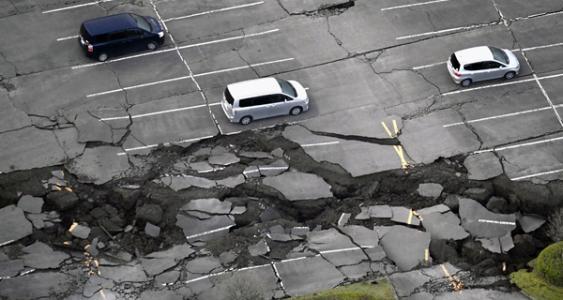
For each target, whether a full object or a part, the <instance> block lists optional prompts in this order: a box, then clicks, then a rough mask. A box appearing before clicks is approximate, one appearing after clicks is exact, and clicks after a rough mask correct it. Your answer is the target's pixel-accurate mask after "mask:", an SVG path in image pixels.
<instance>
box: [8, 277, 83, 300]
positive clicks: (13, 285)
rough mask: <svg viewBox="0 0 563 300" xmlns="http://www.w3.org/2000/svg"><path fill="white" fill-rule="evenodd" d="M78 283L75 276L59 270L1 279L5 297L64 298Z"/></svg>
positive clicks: (23, 299) (23, 298)
mask: <svg viewBox="0 0 563 300" xmlns="http://www.w3.org/2000/svg"><path fill="white" fill-rule="evenodd" d="M75 284H76V279H75V277H74V276H70V275H67V274H64V273H61V272H59V271H56V272H37V273H33V274H29V275H26V276H18V277H14V278H9V279H4V280H2V281H0V297H2V298H5V299H22V300H25V299H38V298H51V299H62V298H64V297H63V294H66V293H68V291H70V290H72V288H73V287H74V285H75Z"/></svg>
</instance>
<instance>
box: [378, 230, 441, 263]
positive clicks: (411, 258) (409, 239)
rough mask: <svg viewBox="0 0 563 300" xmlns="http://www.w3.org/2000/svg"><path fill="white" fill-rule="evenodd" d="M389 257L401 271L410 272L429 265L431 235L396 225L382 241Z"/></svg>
mask: <svg viewBox="0 0 563 300" xmlns="http://www.w3.org/2000/svg"><path fill="white" fill-rule="evenodd" d="M380 242H381V246H383V249H384V250H385V253H386V254H387V257H389V259H391V260H392V261H393V262H394V263H395V264H396V265H397V267H399V270H401V271H409V270H411V269H413V268H415V267H417V266H419V265H425V264H429V263H430V262H429V261H427V260H426V259H427V258H428V257H427V256H426V255H427V253H428V248H429V246H430V233H428V232H422V231H419V230H416V229H411V228H408V227H405V226H400V225H395V226H392V227H391V228H390V229H389V231H388V232H386V233H385V234H384V235H383V237H382V238H381V240H380Z"/></svg>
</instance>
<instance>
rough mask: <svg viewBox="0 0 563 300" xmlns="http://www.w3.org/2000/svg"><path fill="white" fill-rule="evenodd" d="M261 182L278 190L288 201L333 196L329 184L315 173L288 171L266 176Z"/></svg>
mask: <svg viewBox="0 0 563 300" xmlns="http://www.w3.org/2000/svg"><path fill="white" fill-rule="evenodd" d="M262 183H263V184H265V185H267V186H270V187H272V188H274V189H276V190H278V191H280V193H282V194H283V195H284V197H285V198H286V199H287V200H289V201H298V200H314V199H321V198H331V197H333V195H332V192H331V191H330V190H331V187H330V185H329V184H328V183H326V181H324V180H323V179H322V178H321V177H319V176H317V175H315V174H308V173H301V172H289V173H284V174H282V175H278V176H274V177H266V178H264V179H263V180H262Z"/></svg>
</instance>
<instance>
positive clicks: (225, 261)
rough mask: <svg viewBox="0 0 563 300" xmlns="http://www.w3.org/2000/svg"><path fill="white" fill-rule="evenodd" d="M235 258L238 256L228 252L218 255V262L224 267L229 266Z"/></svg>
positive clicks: (230, 251) (231, 251)
mask: <svg viewBox="0 0 563 300" xmlns="http://www.w3.org/2000/svg"><path fill="white" fill-rule="evenodd" d="M237 257H238V255H237V254H236V252H234V251H233V250H229V251H226V252H223V253H221V254H220V255H219V261H220V262H221V264H222V265H223V266H225V267H226V266H229V265H231V264H232V263H233V262H234V261H235V260H236V259H237Z"/></svg>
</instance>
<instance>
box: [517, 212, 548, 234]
mask: <svg viewBox="0 0 563 300" xmlns="http://www.w3.org/2000/svg"><path fill="white" fill-rule="evenodd" d="M518 224H520V227H522V230H523V231H524V232H525V233H530V232H532V231H534V230H536V229H538V228H540V227H542V225H543V224H545V219H544V218H542V217H540V216H537V215H522V214H519V215H518Z"/></svg>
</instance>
